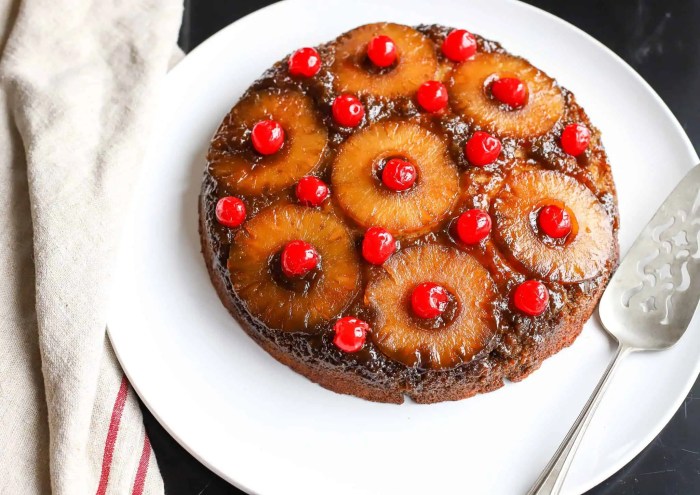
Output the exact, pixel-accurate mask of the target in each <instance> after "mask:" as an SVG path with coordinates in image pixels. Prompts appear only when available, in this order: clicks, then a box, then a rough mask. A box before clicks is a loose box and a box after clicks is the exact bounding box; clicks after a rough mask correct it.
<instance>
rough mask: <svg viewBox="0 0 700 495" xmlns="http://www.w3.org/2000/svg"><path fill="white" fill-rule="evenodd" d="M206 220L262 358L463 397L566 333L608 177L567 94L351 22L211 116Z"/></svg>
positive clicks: (612, 233) (433, 43) (594, 140)
mask: <svg viewBox="0 0 700 495" xmlns="http://www.w3.org/2000/svg"><path fill="white" fill-rule="evenodd" d="M207 160H208V166H207V170H206V173H205V175H204V180H203V184H202V191H201V196H200V205H199V209H200V233H201V240H202V246H203V252H204V257H205V260H206V264H207V268H208V270H209V273H210V276H211V279H212V282H213V283H214V286H215V287H216V290H217V292H218V294H219V296H220V298H221V300H222V302H223V303H224V305H225V306H226V307H227V308H228V310H229V311H230V312H231V314H232V315H233V316H234V317H235V318H236V319H237V320H238V321H239V322H240V324H241V326H242V327H243V329H244V330H245V331H246V332H247V333H248V334H249V335H250V336H251V337H252V338H253V339H254V340H255V341H256V342H257V343H258V344H259V345H261V346H262V347H263V348H264V349H265V350H266V351H267V352H268V353H270V354H271V355H272V356H274V357H275V358H276V359H277V360H279V361H280V362H282V363H284V364H286V365H287V366H289V367H290V368H292V369H293V370H295V371H297V372H298V373H301V374H302V375H305V376H306V377H308V378H309V379H311V380H313V381H314V382H316V383H318V384H320V385H322V386H323V387H326V388H328V389H330V390H334V391H336V392H340V393H345V394H352V395H356V396H358V397H362V398H365V399H369V400H373V401H380V402H394V403H401V402H403V400H404V396H406V395H407V396H409V397H411V398H412V399H413V400H415V401H417V402H420V403H431V402H439V401H444V400H457V399H462V398H466V397H469V396H472V395H474V394H477V393H481V392H488V391H491V390H494V389H497V388H499V387H501V386H502V385H503V383H504V380H510V381H519V380H522V379H523V378H525V377H526V376H527V375H529V374H530V373H531V372H532V371H534V370H535V369H537V368H538V367H539V366H540V364H541V363H542V361H543V360H544V359H546V358H547V357H549V356H550V355H552V354H554V353H556V352H558V351H559V350H560V349H562V348H563V347H565V346H568V345H570V344H571V343H572V342H573V341H574V339H575V338H576V337H577V335H578V334H579V333H580V331H581V328H582V326H583V324H584V322H585V321H586V320H587V319H588V318H589V317H590V315H591V313H592V311H593V309H594V307H595V305H596V303H597V301H598V299H599V298H600V296H601V294H602V291H603V289H604V287H605V285H606V283H607V281H608V279H609V277H610V274H611V272H612V271H613V269H614V268H615V266H616V263H617V261H618V245H617V229H618V213H617V206H616V195H615V186H614V184H613V180H612V174H611V171H610V166H609V164H608V160H607V157H606V154H605V151H604V149H603V146H602V143H601V139H600V133H599V132H598V130H597V129H596V128H595V127H593V126H592V124H591V123H590V121H589V119H588V117H587V115H586V114H585V113H584V111H583V109H582V108H581V107H580V106H579V105H578V104H577V103H576V99H575V98H574V95H573V94H572V93H571V92H569V91H567V90H566V89H565V88H563V87H561V86H559V85H558V84H557V82H556V81H555V80H554V79H552V78H551V77H549V76H548V75H547V74H545V73H544V72H542V71H541V70H539V69H537V68H536V67H534V66H532V65H531V64H530V63H529V62H527V61H526V60H524V59H523V58H520V57H517V56H515V55H511V54H510V53H508V52H507V51H506V50H504V49H503V48H502V47H501V46H500V45H499V44H498V43H496V42H493V41H489V40H486V39H484V38H481V37H479V36H477V35H474V34H472V33H470V32H468V31H466V30H464V29H451V28H445V27H442V26H436V25H432V26H419V27H416V28H413V27H408V26H403V25H399V24H391V23H378V24H369V25H365V26H360V27H358V28H356V29H353V30H352V31H349V32H347V33H345V34H343V35H341V36H340V37H338V38H337V39H335V40H333V41H331V42H329V43H327V44H324V45H321V46H318V47H316V48H301V49H299V50H297V51H295V52H294V53H292V54H291V55H290V56H288V57H287V58H285V59H284V60H282V61H280V62H278V63H276V64H275V65H274V66H273V67H272V68H270V69H269V70H268V71H267V72H265V73H264V74H263V75H262V77H261V78H260V79H259V80H258V81H256V82H255V83H254V84H253V85H252V86H251V87H250V88H249V89H248V90H247V91H246V93H245V94H244V95H243V97H242V98H241V99H240V101H239V102H238V103H237V104H236V105H235V106H234V107H233V109H231V111H230V112H229V113H228V115H226V117H225V118H224V120H223V122H222V123H221V126H220V127H219V129H218V131H217V132H216V135H215V136H214V138H213V139H212V141H211V146H210V149H209V152H208V157H207Z"/></svg>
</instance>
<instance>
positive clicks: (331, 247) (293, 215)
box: [228, 205, 360, 333]
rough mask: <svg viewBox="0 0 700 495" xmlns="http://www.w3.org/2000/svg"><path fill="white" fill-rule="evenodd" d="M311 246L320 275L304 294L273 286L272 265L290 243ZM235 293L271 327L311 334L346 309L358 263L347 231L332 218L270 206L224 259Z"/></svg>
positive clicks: (250, 223) (355, 284) (297, 208)
mask: <svg viewBox="0 0 700 495" xmlns="http://www.w3.org/2000/svg"><path fill="white" fill-rule="evenodd" d="M296 239H301V240H304V241H306V242H309V243H311V244H312V245H313V246H314V247H315V248H316V251H318V253H319V255H320V257H321V265H320V267H321V270H320V275H319V276H318V277H317V278H316V279H315V280H314V281H313V282H312V283H310V284H309V286H308V287H307V289H306V290H305V291H303V292H296V291H294V290H290V289H288V288H285V287H283V286H281V285H280V284H279V283H278V282H276V280H275V278H274V274H273V273H272V270H271V267H270V260H271V259H272V258H273V257H274V256H275V255H276V254H277V253H279V252H280V251H281V250H282V248H283V247H284V246H285V245H286V244H287V243H288V242H290V241H292V240H296ZM228 269H229V274H230V275H229V276H230V279H231V284H232V285H233V289H234V291H235V292H236V294H238V296H239V297H240V298H241V299H242V300H243V302H244V303H245V304H246V306H247V307H248V310H249V311H250V313H251V314H252V315H253V316H255V317H257V318H258V319H260V320H261V321H262V322H263V323H265V324H266V325H267V326H268V327H270V328H280V329H282V330H283V331H287V332H306V333H313V332H316V331H317V330H318V327H319V325H320V324H322V323H325V322H328V321H330V320H332V319H334V318H335V317H336V316H337V315H338V314H340V313H341V312H342V311H343V310H345V308H346V307H347V306H348V304H350V302H351V301H352V300H353V298H354V297H355V295H356V293H357V290H358V288H359V283H360V275H359V273H360V262H359V258H358V256H357V253H356V250H355V246H354V243H353V241H352V238H351V237H350V234H349V233H348V231H347V229H346V228H345V227H344V226H343V224H342V223H341V222H340V221H339V220H338V219H337V218H335V217H334V216H332V215H329V214H327V213H323V212H321V211H319V210H316V209H313V208H305V207H302V206H296V205H283V206H271V207H269V208H267V209H265V210H263V211H261V212H260V213H258V214H257V215H256V216H255V217H253V218H252V219H251V220H250V221H248V222H247V223H246V224H244V226H243V228H242V230H241V231H239V232H238V234H237V235H236V237H235V239H234V241H233V244H232V245H231V250H230V252H229V258H228Z"/></svg>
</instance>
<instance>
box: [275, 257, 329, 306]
mask: <svg viewBox="0 0 700 495" xmlns="http://www.w3.org/2000/svg"><path fill="white" fill-rule="evenodd" d="M283 248H284V246H282V248H280V249H279V251H277V252H276V253H274V254H272V255H271V256H270V257H269V258H268V260H267V267H268V268H267V269H268V271H269V273H270V277H271V278H272V280H274V281H275V283H276V284H277V285H279V286H280V287H282V288H283V289H287V290H289V291H292V292H296V293H298V294H302V295H305V294H308V293H309V291H311V289H313V288H314V287H315V286H316V285H317V284H318V282H319V281H320V279H321V276H322V275H323V271H322V269H321V263H322V261H323V260H322V258H321V256H320V255H319V261H318V265H316V268H314V269H312V270H310V271H309V272H307V273H305V274H304V275H302V276H300V277H288V276H287V275H285V273H284V272H283V271H282V250H283Z"/></svg>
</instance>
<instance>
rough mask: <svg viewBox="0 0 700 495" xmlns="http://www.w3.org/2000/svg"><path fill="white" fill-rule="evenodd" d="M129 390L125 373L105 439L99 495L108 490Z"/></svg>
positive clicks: (98, 487) (98, 488)
mask: <svg viewBox="0 0 700 495" xmlns="http://www.w3.org/2000/svg"><path fill="white" fill-rule="evenodd" d="M128 392H129V382H128V381H127V380H126V375H124V376H123V377H122V383H121V385H120V386H119V392H117V398H116V399H115V400H114V407H113V408H112V418H111V419H110V420H109V429H108V430H107V439H106V440H105V450H104V453H103V454H102V473H101V474H100V484H99V485H98V486H97V495H104V494H105V492H106V491H107V483H108V482H109V471H110V469H111V468H112V455H113V454H114V444H115V443H116V442H117V434H118V433H119V423H120V422H121V420H122V412H123V411H124V404H126V395H127V393H128Z"/></svg>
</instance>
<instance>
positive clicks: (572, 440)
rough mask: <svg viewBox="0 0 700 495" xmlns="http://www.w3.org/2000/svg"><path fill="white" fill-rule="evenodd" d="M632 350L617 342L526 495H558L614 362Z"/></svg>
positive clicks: (609, 376)
mask: <svg viewBox="0 0 700 495" xmlns="http://www.w3.org/2000/svg"><path fill="white" fill-rule="evenodd" d="M633 350H634V349H633V348H631V347H628V346H626V345H624V344H618V347H617V352H616V353H615V357H614V358H613V359H612V361H610V364H609V365H608V368H607V369H606V370H605V373H604V374H603V377H602V378H601V379H600V381H599V382H598V385H597V386H596V388H595V390H593V394H592V395H591V397H590V399H588V402H586V405H585V406H584V408H583V410H582V411H581V414H579V416H578V418H577V419H576V422H575V423H574V424H573V426H572V427H571V429H570V430H569V433H567V434H566V437H565V438H564V441H563V442H562V443H561V445H560V446H559V448H558V449H557V451H556V452H555V454H554V456H553V457H552V459H551V460H550V461H549V464H547V466H546V467H545V468H544V470H543V471H542V474H540V477H539V478H538V479H537V481H536V482H535V484H534V485H533V486H532V488H531V489H530V491H529V492H527V495H557V494H559V493H560V492H561V487H562V485H563V484H564V479H565V478H566V473H567V472H568V471H569V467H570V466H571V461H572V460H573V459H574V454H575V453H576V449H577V448H578V446H579V444H580V443H581V439H582V438H583V434H584V432H585V431H586V428H588V424H589V423H590V422H591V418H592V417H593V413H594V412H595V410H596V408H597V407H598V404H599V403H600V400H601V399H602V398H603V394H604V393H605V390H606V389H607V388H608V385H609V384H610V378H611V377H612V376H613V374H614V373H615V370H616V369H617V365H618V364H619V363H620V361H622V358H623V357H625V356H626V355H627V354H629V353H630V352H631V351H633Z"/></svg>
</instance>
